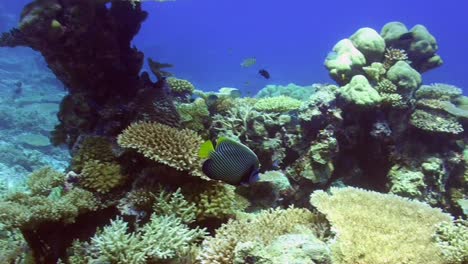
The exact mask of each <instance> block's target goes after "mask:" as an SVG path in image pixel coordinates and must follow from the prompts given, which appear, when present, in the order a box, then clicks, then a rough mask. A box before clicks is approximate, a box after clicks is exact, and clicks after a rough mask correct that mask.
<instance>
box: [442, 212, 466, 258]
mask: <svg viewBox="0 0 468 264" xmlns="http://www.w3.org/2000/svg"><path fill="white" fill-rule="evenodd" d="M434 239H435V241H436V242H437V245H438V246H439V247H440V249H441V250H442V255H443V256H444V258H445V260H446V261H447V262H446V263H448V264H463V263H467V262H468V220H466V219H465V220H464V219H457V220H455V221H453V222H442V223H440V224H438V225H437V230H436V233H435V234H434Z"/></svg>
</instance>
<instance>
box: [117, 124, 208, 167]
mask: <svg viewBox="0 0 468 264" xmlns="http://www.w3.org/2000/svg"><path fill="white" fill-rule="evenodd" d="M117 142H118V143H119V145H120V146H122V147H124V148H130V149H135V150H136V151H138V152H139V153H141V154H143V155H144V156H145V157H147V158H149V159H151V160H154V161H157V162H159V163H162V164H165V165H167V166H169V167H172V168H175V169H177V170H180V171H186V172H189V173H190V174H192V175H194V176H201V175H203V174H202V172H201V160H200V159H199V157H198V149H199V147H200V145H201V144H202V143H203V140H202V138H201V137H200V136H199V135H198V134H197V133H195V132H194V131H192V130H190V129H177V128H173V127H170V126H166V125H163V124H159V123H155V122H138V123H134V124H132V125H130V126H129V127H127V128H126V129H125V130H124V131H123V132H122V134H120V135H119V136H118V138H117Z"/></svg>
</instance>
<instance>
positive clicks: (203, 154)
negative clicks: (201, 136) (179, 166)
mask: <svg viewBox="0 0 468 264" xmlns="http://www.w3.org/2000/svg"><path fill="white" fill-rule="evenodd" d="M213 151H215V150H214V146H213V142H211V140H207V141H205V142H204V143H203V144H201V146H200V150H199V151H198V156H199V157H200V158H202V159H207V158H209V157H210V155H211V153H212V152H213Z"/></svg>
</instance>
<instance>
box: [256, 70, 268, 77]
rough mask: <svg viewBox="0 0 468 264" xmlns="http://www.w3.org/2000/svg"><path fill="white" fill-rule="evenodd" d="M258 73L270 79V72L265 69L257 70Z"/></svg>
mask: <svg viewBox="0 0 468 264" xmlns="http://www.w3.org/2000/svg"><path fill="white" fill-rule="evenodd" d="M258 74H260V75H261V76H263V78H265V79H270V73H269V72H268V71H267V70H265V69H261V70H259V71H258Z"/></svg>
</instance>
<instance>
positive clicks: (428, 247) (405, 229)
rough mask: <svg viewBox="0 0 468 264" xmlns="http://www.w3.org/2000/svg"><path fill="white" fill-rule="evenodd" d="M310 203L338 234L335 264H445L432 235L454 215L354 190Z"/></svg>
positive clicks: (333, 190)
mask: <svg viewBox="0 0 468 264" xmlns="http://www.w3.org/2000/svg"><path fill="white" fill-rule="evenodd" d="M311 203H312V205H314V206H315V207H317V209H318V210H319V211H320V212H321V213H324V214H325V215H326V217H327V219H328V220H329V221H330V223H331V226H332V230H335V232H336V235H337V237H336V241H335V242H333V244H332V245H331V248H332V260H333V263H336V264H344V263H353V264H355V263H372V264H384V263H408V264H420V263H427V264H443V263H444V260H443V258H442V257H441V251H440V249H439V248H438V247H437V245H436V244H435V243H434V241H433V239H432V234H434V232H435V231H436V226H435V225H436V224H439V223H441V222H443V221H451V216H450V215H448V214H446V213H443V212H442V211H441V210H440V209H436V208H431V207H430V206H428V205H427V204H424V203H421V202H416V201H412V200H408V199H405V198H402V197H399V196H397V195H392V194H382V193H377V192H373V191H366V190H363V189H358V188H352V187H347V188H331V194H328V193H325V192H324V191H315V192H314V193H313V194H312V195H311Z"/></svg>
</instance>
